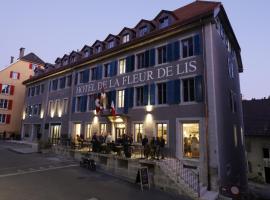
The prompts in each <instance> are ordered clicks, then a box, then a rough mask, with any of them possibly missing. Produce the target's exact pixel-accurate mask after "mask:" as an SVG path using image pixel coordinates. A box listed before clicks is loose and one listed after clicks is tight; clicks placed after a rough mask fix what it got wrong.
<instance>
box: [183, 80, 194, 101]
mask: <svg viewBox="0 0 270 200" xmlns="http://www.w3.org/2000/svg"><path fill="white" fill-rule="evenodd" d="M183 90H184V91H183V93H184V94H183V96H184V102H190V101H195V81H194V78H189V79H184V80H183Z"/></svg>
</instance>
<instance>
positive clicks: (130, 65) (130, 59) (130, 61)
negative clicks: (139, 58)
mask: <svg viewBox="0 0 270 200" xmlns="http://www.w3.org/2000/svg"><path fill="white" fill-rule="evenodd" d="M134 59H135V56H134V55H131V56H127V57H126V72H132V71H134Z"/></svg>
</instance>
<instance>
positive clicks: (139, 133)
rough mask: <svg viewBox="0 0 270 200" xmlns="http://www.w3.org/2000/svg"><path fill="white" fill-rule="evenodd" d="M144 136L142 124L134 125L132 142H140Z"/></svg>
mask: <svg viewBox="0 0 270 200" xmlns="http://www.w3.org/2000/svg"><path fill="white" fill-rule="evenodd" d="M143 136H144V131H143V123H136V124H134V137H135V138H134V140H135V142H139V143H141V142H142V139H143Z"/></svg>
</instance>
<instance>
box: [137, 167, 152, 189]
mask: <svg viewBox="0 0 270 200" xmlns="http://www.w3.org/2000/svg"><path fill="white" fill-rule="evenodd" d="M136 183H140V185H141V190H142V191H143V186H144V185H148V189H149V190H150V182H149V174H148V168H147V167H141V168H140V169H138V172H137V176H136Z"/></svg>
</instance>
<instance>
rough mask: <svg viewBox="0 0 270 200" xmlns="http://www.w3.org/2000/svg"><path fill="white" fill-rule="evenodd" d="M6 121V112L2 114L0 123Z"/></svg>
mask: <svg viewBox="0 0 270 200" xmlns="http://www.w3.org/2000/svg"><path fill="white" fill-rule="evenodd" d="M4 123H6V115H5V114H0V124H4Z"/></svg>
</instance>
